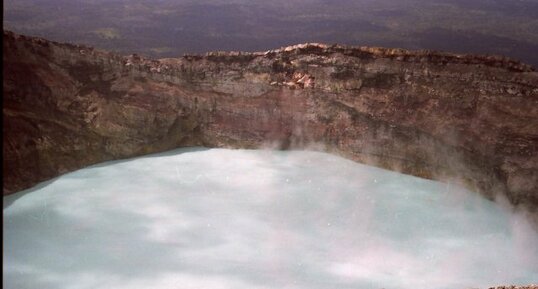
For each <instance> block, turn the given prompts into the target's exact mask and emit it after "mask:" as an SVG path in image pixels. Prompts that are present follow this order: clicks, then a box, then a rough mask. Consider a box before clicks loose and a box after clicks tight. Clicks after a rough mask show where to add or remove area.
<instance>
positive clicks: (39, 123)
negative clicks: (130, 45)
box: [3, 31, 538, 210]
mask: <svg viewBox="0 0 538 289" xmlns="http://www.w3.org/2000/svg"><path fill="white" fill-rule="evenodd" d="M3 40H4V44H3V46H4V52H3V61H4V83H3V92H4V100H3V106H4V107H3V120H4V132H3V137H4V140H3V145H4V151H3V156H4V162H3V166H4V194H6V193H12V192H16V191H19V190H22V189H25V188H28V187H31V186H32V185H35V184H36V183H38V182H40V181H44V180H47V179H50V178H53V177H55V176H57V175H59V174H61V173H65V172H68V171H72V170H75V169H78V168H81V167H84V166H87V165H90V164H94V163H97V162H102V161H106V160H112V159H120V158H126V157H133V156H138V155H142V154H147V153H152V152H158V151H164V150H168V149H172V148H177V147H182V146H194V145H203V146H209V147H243V148H254V147H259V146H275V147H279V148H304V147H308V146H312V145H315V146H316V147H323V148H324V149H327V150H329V151H332V152H334V153H338V154H341V155H343V156H346V157H348V158H351V159H354V160H357V161H359V162H363V163H367V164H374V165H377V166H381V167H385V168H389V169H393V170H399V171H402V172H405V173H409V174H414V175H418V176H423V177H428V178H434V179H440V180H444V179H456V180H459V181H462V182H464V183H465V184H466V185H468V186H470V187H471V188H473V189H476V190H479V191H481V192H483V193H485V194H486V195H488V196H492V195H493V194H495V193H498V192H502V193H504V194H506V195H507V196H508V198H509V200H510V201H511V202H512V203H514V204H519V205H526V206H529V207H530V209H531V210H536V208H537V207H538V153H537V146H538V73H536V72H534V71H533V68H532V67H530V66H528V65H525V64H523V63H520V62H517V61H513V60H510V59H506V58H502V57H494V56H473V55H456V54H448V53H440V52H433V51H406V50H400V49H383V48H365V47H360V48H359V47H343V46H336V45H333V46H327V45H323V44H304V45H297V46H291V47H286V48H282V49H278V50H271V51H267V52H260V53H239V52H227V53H225V52H215V53H208V54H206V55H187V56H184V57H182V58H175V59H161V60H151V59H145V58H142V57H140V56H137V55H130V56H120V55H116V54H113V53H109V52H105V51H99V50H95V49H92V48H89V47H84V46H77V45H70V44H60V43H55V42H51V41H47V40H44V39H39V38H31V37H25V36H21V35H16V34H13V33H11V32H6V31H4V39H3Z"/></svg>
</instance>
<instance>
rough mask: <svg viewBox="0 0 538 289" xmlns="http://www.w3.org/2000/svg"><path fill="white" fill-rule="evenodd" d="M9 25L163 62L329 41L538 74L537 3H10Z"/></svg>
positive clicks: (454, 0)
mask: <svg viewBox="0 0 538 289" xmlns="http://www.w3.org/2000/svg"><path fill="white" fill-rule="evenodd" d="M3 24H4V29H9V30H12V31H14V32H17V33H22V34H27V35H33V36H40V37H45V38H47V39H51V40H55V41H62V42H72V43H81V44H86V45H90V46H95V47H97V48H102V49H108V50H113V51H116V52H120V53H138V54H143V55H148V56H151V57H157V58H160V57H178V56H181V55H183V54H185V53H203V52H207V51H215V50H242V51H265V50H269V49H274V48H279V47H282V46H287V45H292V44H298V43H305V42H323V43H328V44H333V43H338V44H343V45H360V46H383V47H395V48H405V49H413V50H414V49H433V50H442V51H449V52H455V53H478V54H496V55H505V56H508V57H511V58H514V59H517V60H521V61H523V62H526V63H529V64H531V65H534V66H535V67H536V66H538V55H537V53H536V51H538V32H537V31H538V1H531V0H522V1H508V0H473V1H464V0H433V1H426V0H402V1H372V0H357V1H352V0H337V1H327V0H293V1H282V0H275V1H260V0H257V1H246V0H230V1H191V0H183V1H167V0H162V1H144V0H118V1H101V0H75V1H67V0H50V1H39V0H18V1H15V0H7V1H4V22H3Z"/></svg>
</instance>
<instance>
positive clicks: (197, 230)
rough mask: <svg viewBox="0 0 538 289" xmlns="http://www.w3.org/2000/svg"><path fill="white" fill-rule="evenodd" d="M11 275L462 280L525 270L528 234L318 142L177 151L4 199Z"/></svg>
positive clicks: (174, 280) (139, 282)
mask: <svg viewBox="0 0 538 289" xmlns="http://www.w3.org/2000/svg"><path fill="white" fill-rule="evenodd" d="M4 202H5V204H7V206H5V208H4V271H3V274H4V281H3V285H4V287H5V288H8V289H15V288H17V289H24V288H45V289H48V288H180V289H182V288H189V289H191V288H212V289H219V288H233V289H243V288H245V289H246V288H249V289H251V288H297V289H299V288H451V289H452V288H469V287H481V288H483V287H487V286H493V285H501V284H515V285H517V284H529V283H533V282H536V281H537V280H538V258H536V257H537V256H538V233H536V232H535V231H533V230H532V229H531V227H530V226H529V224H528V223H527V221H526V220H525V219H523V218H522V217H521V216H519V215H516V214H513V213H510V212H509V210H506V209H503V208H502V207H501V206H499V205H498V204H496V203H494V202H491V201H488V200H486V199H484V198H482V197H481V196H479V195H478V194H475V193H471V192H468V191H466V190H465V189H462V188H460V187H457V186H454V185H449V184H444V183H439V182H434V181H429V180H424V179H420V178H416V177H411V176H407V175H402V174H399V173H395V172H390V171H386V170H383V169H379V168H374V167H369V166H365V165H361V164H357V163H355V162H352V161H349V160H346V159H343V158H340V157H337V156H334V155H330V154H326V153H320V152H311V151H268V150H225V149H207V150H206V149H202V148H196V149H182V150H176V151H173V152H169V153H165V154H159V155H152V156H148V157H142V158H136V159H132V160H127V161H119V162H110V163H106V164H103V165H98V166H93V167H90V168H86V169H82V170H79V171H76V172H73V173H70V174H67V175H64V176H62V177H59V178H57V179H55V180H54V181H53V182H51V183H49V184H47V185H44V186H40V187H38V188H36V189H33V190H31V192H22V193H19V194H16V195H12V196H8V197H4Z"/></svg>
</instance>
